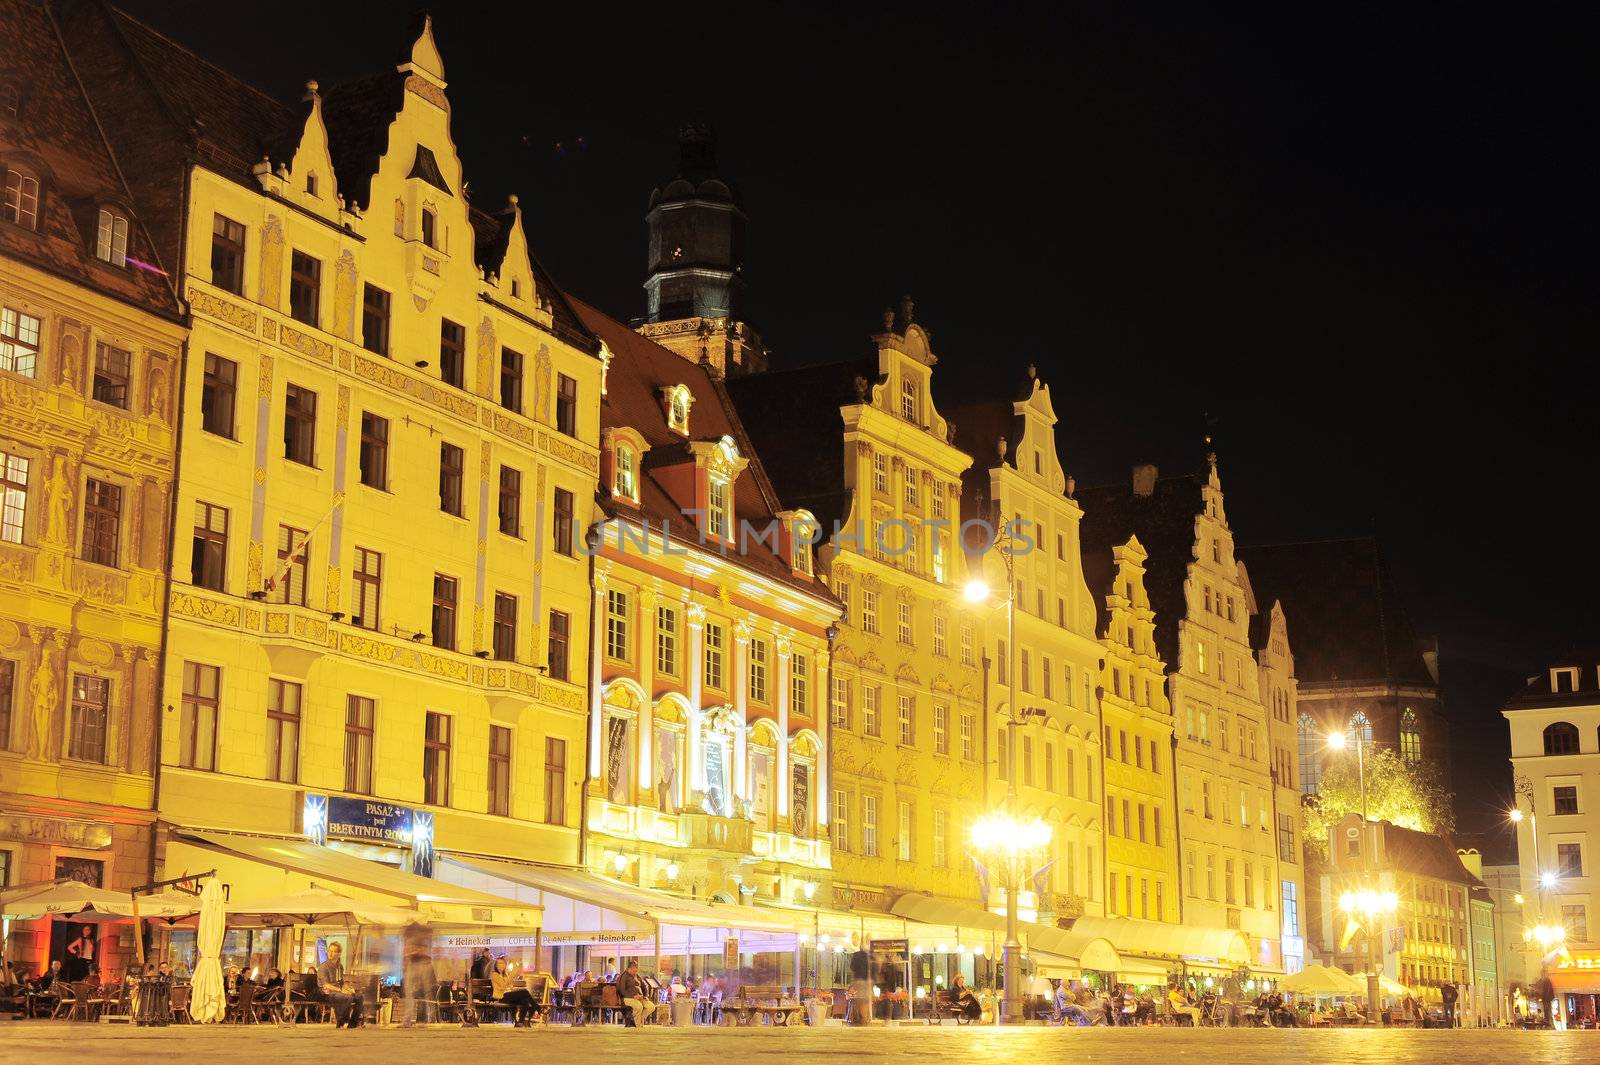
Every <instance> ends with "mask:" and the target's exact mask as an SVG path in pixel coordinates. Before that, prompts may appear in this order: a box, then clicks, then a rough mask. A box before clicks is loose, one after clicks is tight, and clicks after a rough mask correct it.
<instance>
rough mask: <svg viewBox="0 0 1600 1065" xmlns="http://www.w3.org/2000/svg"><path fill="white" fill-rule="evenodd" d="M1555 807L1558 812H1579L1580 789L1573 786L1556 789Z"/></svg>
mask: <svg viewBox="0 0 1600 1065" xmlns="http://www.w3.org/2000/svg"><path fill="white" fill-rule="evenodd" d="M1555 808H1556V813H1558V814H1575V813H1577V812H1578V789H1577V788H1576V787H1573V786H1568V787H1560V788H1557V789H1555Z"/></svg>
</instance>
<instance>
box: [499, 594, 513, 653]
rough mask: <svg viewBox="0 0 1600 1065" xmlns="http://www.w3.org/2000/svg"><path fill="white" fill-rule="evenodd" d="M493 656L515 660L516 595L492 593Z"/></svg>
mask: <svg viewBox="0 0 1600 1065" xmlns="http://www.w3.org/2000/svg"><path fill="white" fill-rule="evenodd" d="M494 657H495V658H496V659H497V660H498V661H501V662H515V661H516V660H517V597H516V596H514V595H507V594H506V593H505V592H496V593H494Z"/></svg>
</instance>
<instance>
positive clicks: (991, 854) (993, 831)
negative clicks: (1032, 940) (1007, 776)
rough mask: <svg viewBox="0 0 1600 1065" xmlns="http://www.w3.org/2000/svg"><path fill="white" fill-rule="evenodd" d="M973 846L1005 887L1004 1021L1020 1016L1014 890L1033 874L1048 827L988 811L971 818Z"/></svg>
mask: <svg viewBox="0 0 1600 1065" xmlns="http://www.w3.org/2000/svg"><path fill="white" fill-rule="evenodd" d="M971 839H972V847H973V849H974V850H976V851H977V852H978V853H979V854H981V855H982V856H983V859H984V862H985V864H986V865H987V866H988V867H989V869H990V870H991V871H993V872H995V873H997V874H998V875H999V877H1000V883H1001V884H1002V885H1003V886H1004V887H1005V889H1006V947H1005V961H1004V964H1003V968H1002V970H1001V971H1002V973H1003V977H1004V981H1005V983H1004V992H1003V995H1002V998H1001V1004H1002V1005H1001V1010H1000V1017H1001V1020H1002V1021H1003V1022H1006V1023H1013V1024H1015V1023H1019V1022H1020V1021H1021V1018H1022V980H1021V979H1020V976H1019V974H1018V972H1017V957H1018V955H1019V954H1021V953H1022V944H1021V943H1019V942H1018V941H1017V891H1018V890H1019V888H1020V887H1021V886H1022V884H1023V883H1025V882H1026V881H1027V879H1028V878H1029V877H1031V876H1032V875H1033V873H1034V864H1035V862H1036V861H1037V860H1038V859H1039V858H1040V857H1042V856H1043V855H1044V852H1045V851H1047V850H1048V849H1049V847H1050V826H1049V825H1048V824H1046V823H1045V822H1044V821H1041V820H1039V819H1038V818H1036V817H1034V818H1018V817H1015V816H1013V815H1012V814H1011V813H1010V812H1006V813H995V814H987V815H985V816H983V817H980V818H978V820H976V821H974V822H973V824H972V829H971Z"/></svg>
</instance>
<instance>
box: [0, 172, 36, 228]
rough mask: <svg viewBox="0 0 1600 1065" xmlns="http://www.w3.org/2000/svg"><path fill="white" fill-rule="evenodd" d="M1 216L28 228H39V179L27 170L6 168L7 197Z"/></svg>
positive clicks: (1, 207)
mask: <svg viewBox="0 0 1600 1065" xmlns="http://www.w3.org/2000/svg"><path fill="white" fill-rule="evenodd" d="M0 218H4V219H5V220H6V221H7V222H11V223H13V224H15V225H19V226H22V227H24V228H26V229H38V228H39V179H38V178H37V177H36V176H34V175H33V174H31V173H29V172H28V171H26V170H20V169H17V168H15V167H7V168H6V191H5V199H4V200H3V201H0Z"/></svg>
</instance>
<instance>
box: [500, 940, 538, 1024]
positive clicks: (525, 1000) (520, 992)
mask: <svg viewBox="0 0 1600 1065" xmlns="http://www.w3.org/2000/svg"><path fill="white" fill-rule="evenodd" d="M489 983H490V984H491V985H493V987H494V997H495V998H496V999H498V1000H499V1001H500V1002H503V1003H504V1004H506V1005H507V1006H510V1007H511V1008H512V1010H513V1011H515V1021H514V1026H515V1027H517V1028H532V1027H533V1015H534V1014H535V1013H537V1012H538V1009H539V1007H538V1006H536V1005H534V1002H533V992H531V991H529V990H528V989H527V988H525V987H523V986H522V984H521V982H520V981H518V980H517V979H516V978H515V977H513V976H512V975H511V974H510V973H509V972H507V971H506V960H505V958H504V957H499V958H496V959H495V960H494V968H493V969H491V970H489Z"/></svg>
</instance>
